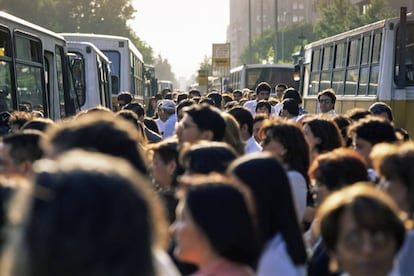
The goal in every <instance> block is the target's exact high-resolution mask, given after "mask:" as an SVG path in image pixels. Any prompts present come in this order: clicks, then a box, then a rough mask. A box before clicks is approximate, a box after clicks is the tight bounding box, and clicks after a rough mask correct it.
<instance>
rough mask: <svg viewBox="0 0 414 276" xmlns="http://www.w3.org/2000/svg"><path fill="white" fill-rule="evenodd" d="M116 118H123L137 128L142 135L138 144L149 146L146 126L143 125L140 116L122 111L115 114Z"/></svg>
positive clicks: (130, 111) (128, 111)
mask: <svg viewBox="0 0 414 276" xmlns="http://www.w3.org/2000/svg"><path fill="white" fill-rule="evenodd" d="M115 117H119V118H122V119H124V120H126V121H127V122H129V123H131V124H132V125H133V127H135V128H136V129H137V130H138V131H139V133H140V135H139V140H138V142H139V143H140V144H142V145H144V146H146V145H147V144H148V137H147V135H146V134H145V129H144V124H143V123H141V121H140V120H139V119H138V115H137V114H136V113H135V112H134V111H132V110H128V109H121V110H119V111H118V112H116V113H115Z"/></svg>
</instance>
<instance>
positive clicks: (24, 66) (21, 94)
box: [15, 34, 44, 112]
mask: <svg viewBox="0 0 414 276" xmlns="http://www.w3.org/2000/svg"><path fill="white" fill-rule="evenodd" d="M15 38H16V80H17V100H18V110H22V111H28V112H30V111H32V110H42V111H43V108H44V104H43V84H42V67H43V64H42V61H43V58H42V51H41V49H42V45H41V42H40V41H37V40H34V39H32V38H29V37H26V36H23V35H20V34H16V36H15Z"/></svg>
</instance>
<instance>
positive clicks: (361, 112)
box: [345, 107, 371, 122]
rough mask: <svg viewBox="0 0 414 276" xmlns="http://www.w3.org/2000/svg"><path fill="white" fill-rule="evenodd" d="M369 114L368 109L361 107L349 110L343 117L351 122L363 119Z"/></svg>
mask: <svg viewBox="0 0 414 276" xmlns="http://www.w3.org/2000/svg"><path fill="white" fill-rule="evenodd" d="M370 114H371V112H369V111H368V109H366V108H362V107H355V108H351V109H349V110H347V111H346V112H345V116H346V117H348V118H349V119H351V121H353V122H356V121H359V120H360V119H364V118H365V117H367V116H368V115H370Z"/></svg>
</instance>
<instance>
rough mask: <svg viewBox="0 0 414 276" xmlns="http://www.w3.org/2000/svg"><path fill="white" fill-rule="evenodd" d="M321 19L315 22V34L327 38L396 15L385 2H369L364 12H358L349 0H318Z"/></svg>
mask: <svg viewBox="0 0 414 276" xmlns="http://www.w3.org/2000/svg"><path fill="white" fill-rule="evenodd" d="M318 10H319V13H320V14H321V18H320V19H319V20H317V21H316V22H315V32H316V33H317V34H318V36H320V37H322V38H323V37H328V36H331V35H335V34H338V33H342V32H345V31H349V30H351V29H354V28H357V27H360V26H364V25H366V24H370V23H373V22H376V21H379V20H382V19H385V18H389V17H393V16H395V15H396V11H394V10H393V9H392V8H391V7H390V5H389V2H388V1H387V0H371V1H370V4H369V5H367V6H366V8H365V9H364V11H363V12H362V11H358V9H357V7H356V6H355V5H353V4H352V3H351V0H333V1H331V2H328V1H324V0H320V1H319V2H318Z"/></svg>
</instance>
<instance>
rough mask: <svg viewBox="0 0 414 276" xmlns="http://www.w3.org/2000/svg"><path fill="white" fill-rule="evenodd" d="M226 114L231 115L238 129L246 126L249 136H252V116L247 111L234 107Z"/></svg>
mask: <svg viewBox="0 0 414 276" xmlns="http://www.w3.org/2000/svg"><path fill="white" fill-rule="evenodd" d="M227 112H228V113H230V114H231V115H233V117H234V118H235V119H236V120H237V122H238V123H239V125H240V127H242V126H244V125H247V131H248V132H249V134H250V136H252V135H253V116H252V114H251V113H250V111H249V110H248V109H246V108H244V107H241V106H235V107H232V108H231V109H230V110H228V111H227Z"/></svg>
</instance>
